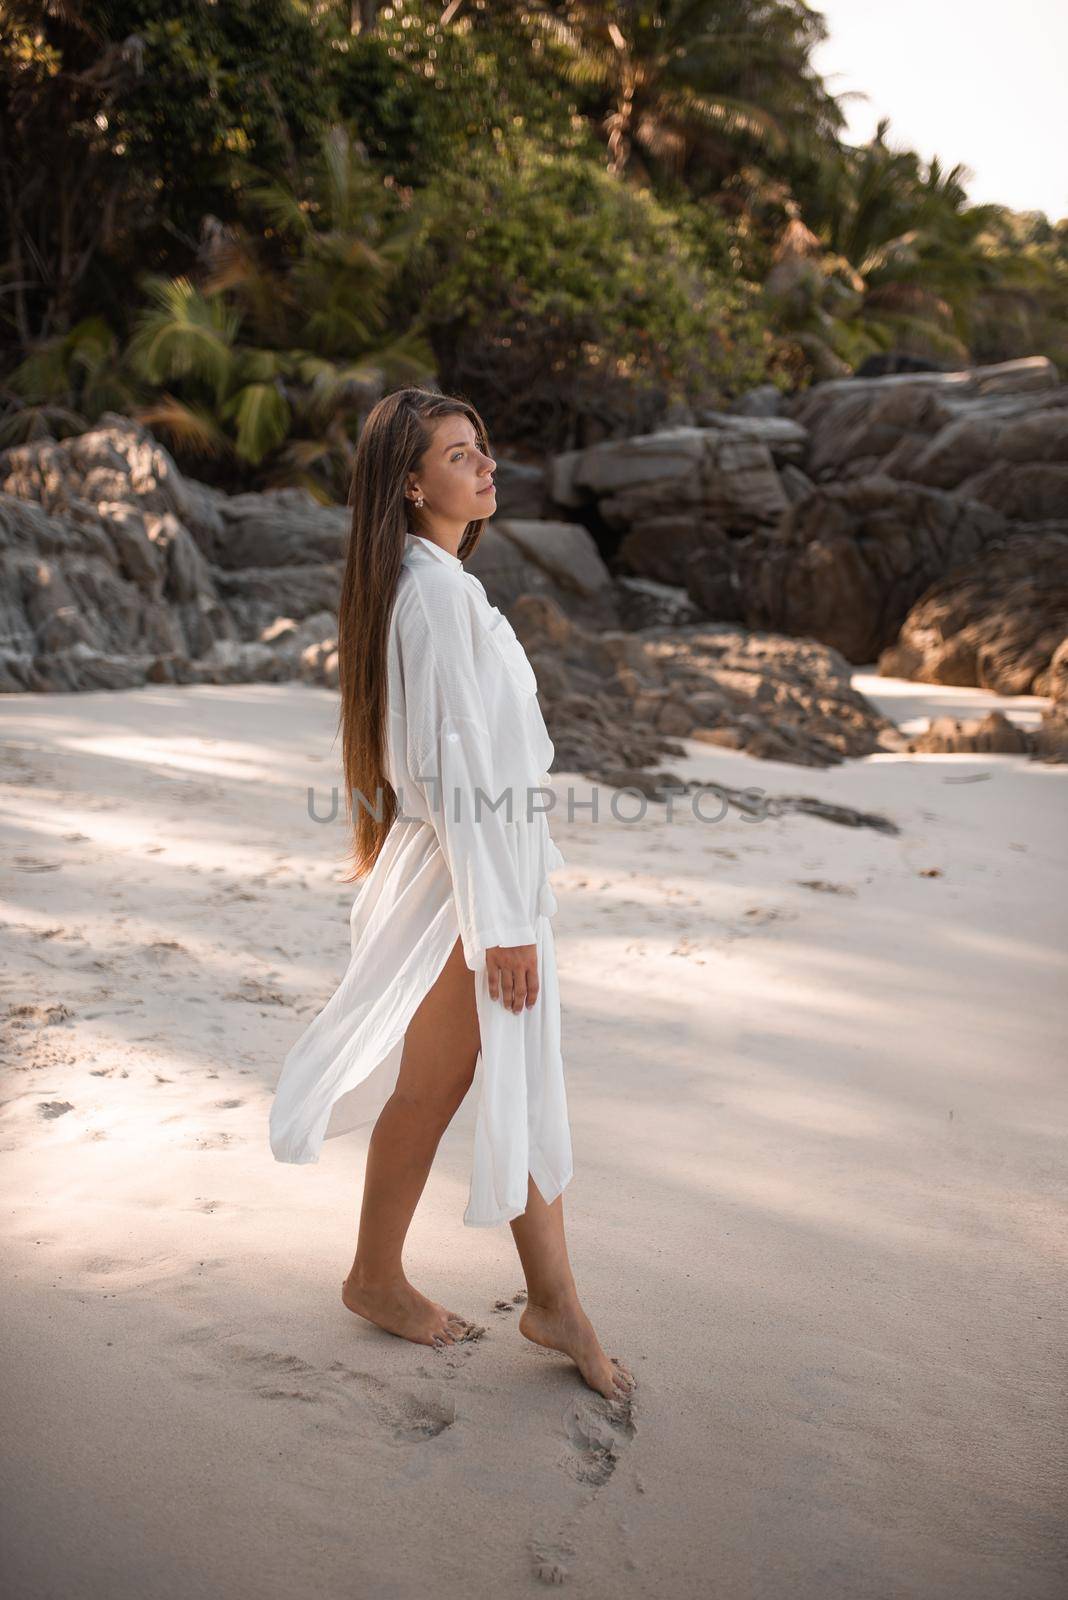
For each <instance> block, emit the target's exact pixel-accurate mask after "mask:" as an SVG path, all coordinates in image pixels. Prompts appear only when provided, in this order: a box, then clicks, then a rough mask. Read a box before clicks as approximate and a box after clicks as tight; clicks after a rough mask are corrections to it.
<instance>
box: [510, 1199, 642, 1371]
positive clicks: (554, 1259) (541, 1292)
mask: <svg viewBox="0 0 1068 1600" xmlns="http://www.w3.org/2000/svg"><path fill="white" fill-rule="evenodd" d="M511 1228H512V1236H513V1238H514V1239H515V1243H516V1249H517V1250H518V1251H519V1259H520V1260H521V1261H522V1263H523V1272H524V1274H525V1276H526V1280H527V1303H526V1306H525V1307H524V1309H523V1313H522V1315H521V1316H520V1318H519V1331H520V1333H522V1334H524V1335H525V1336H526V1337H527V1338H528V1339H531V1340H533V1342H534V1343H535V1344H540V1345H544V1346H545V1347H546V1349H549V1350H561V1351H563V1352H564V1354H565V1355H569V1356H570V1357H571V1359H572V1361H574V1363H575V1365H576V1366H577V1367H578V1369H579V1371H580V1372H581V1373H582V1376H583V1377H584V1378H585V1380H586V1382H587V1383H588V1384H589V1386H590V1388H591V1389H596V1390H597V1392H598V1394H603V1395H605V1396H606V1397H607V1398H608V1399H610V1400H620V1399H622V1398H623V1397H624V1396H625V1395H629V1394H630V1392H631V1391H632V1389H634V1388H635V1386H636V1383H637V1380H636V1379H635V1377H634V1374H633V1373H632V1372H631V1370H630V1368H629V1367H626V1366H624V1364H623V1362H622V1361H620V1360H619V1359H618V1357H616V1356H606V1355H605V1353H604V1351H603V1350H602V1349H601V1345H600V1341H599V1339H598V1338H597V1335H596V1333H595V1332H594V1330H593V1323H592V1322H591V1321H590V1319H589V1317H588V1316H587V1315H586V1313H585V1311H583V1309H582V1306H581V1305H580V1304H579V1297H578V1290H577V1289H576V1287H575V1279H574V1276H573V1275H572V1272H571V1263H570V1261H569V1260H568V1256H567V1244H566V1242H565V1240H564V1198H563V1195H557V1197H556V1199H555V1200H554V1201H553V1203H552V1205H546V1204H545V1201H544V1200H543V1199H542V1196H541V1191H540V1190H539V1188H538V1186H537V1184H536V1183H535V1182H534V1179H533V1178H531V1177H528V1179H527V1209H526V1210H525V1211H524V1213H523V1215H522V1216H521V1217H515V1218H514V1219H513V1221H512V1224H511Z"/></svg>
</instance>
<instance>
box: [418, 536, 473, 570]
mask: <svg viewBox="0 0 1068 1600" xmlns="http://www.w3.org/2000/svg"><path fill="white" fill-rule="evenodd" d="M408 549H409V550H415V549H418V550H426V551H427V552H428V553H429V554H430V555H431V556H432V557H433V558H434V559H435V560H436V561H443V562H444V563H445V565H446V566H449V567H460V568H461V569H462V568H463V562H462V561H461V560H460V557H459V556H454V555H451V554H450V552H449V551H448V550H443V549H442V548H441V546H440V545H439V544H434V543H433V541H432V540H430V539H424V538H423V535H422V534H421V533H409V535H408Z"/></svg>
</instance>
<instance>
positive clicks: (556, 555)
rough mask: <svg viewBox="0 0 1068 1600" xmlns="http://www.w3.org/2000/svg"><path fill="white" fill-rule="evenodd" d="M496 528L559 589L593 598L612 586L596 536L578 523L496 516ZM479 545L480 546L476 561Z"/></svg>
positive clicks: (495, 529) (496, 530)
mask: <svg viewBox="0 0 1068 1600" xmlns="http://www.w3.org/2000/svg"><path fill="white" fill-rule="evenodd" d="M493 530H494V532H495V533H497V534H499V535H500V536H501V537H502V538H504V539H508V540H510V541H511V543H512V544H513V545H515V546H516V548H517V549H518V550H519V551H520V552H521V554H522V555H523V557H524V558H525V560H526V561H527V562H529V563H530V564H531V565H533V566H535V567H540V568H541V570H542V571H543V572H544V573H546V574H547V575H548V576H549V578H551V579H552V582H553V584H554V586H555V587H556V588H557V589H560V590H563V591H564V592H565V593H570V594H576V595H580V596H581V597H582V598H583V599H586V600H592V599H596V598H598V597H599V596H601V595H603V594H604V593H605V592H606V591H608V590H610V589H611V587H612V579H611V576H610V574H609V571H608V568H607V567H606V566H605V564H604V561H603V559H602V557H601V552H600V551H599V550H598V548H597V546H596V544H595V543H594V540H593V536H592V534H590V533H589V532H588V531H587V530H586V529H585V528H584V527H583V526H582V525H581V523H577V522H517V521H515V520H513V519H512V518H508V517H506V518H504V519H503V520H502V519H501V518H500V517H495V518H494V519H493ZM478 548H479V547H477V546H476V551H475V560H476V561H477V553H478Z"/></svg>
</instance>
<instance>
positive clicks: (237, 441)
mask: <svg viewBox="0 0 1068 1600" xmlns="http://www.w3.org/2000/svg"><path fill="white" fill-rule="evenodd" d="M245 177H246V184H245V198H246V200H247V202H248V203H249V204H250V205H251V206H252V207H254V208H255V215H256V217H257V219H258V226H257V227H256V228H249V229H245V228H241V227H234V228H227V227H223V226H222V225H221V224H215V225H214V226H212V227H211V228H209V230H208V231H207V234H206V238H205V244H204V249H203V260H202V266H203V275H202V281H201V282H200V283H199V284H194V283H193V282H192V281H191V280H190V279H188V278H177V279H173V280H166V279H161V278H148V279H146V280H145V288H146V291H147V293H148V296H149V299H150V301H151V305H150V307H149V309H147V310H146V311H145V312H143V313H142V314H141V316H140V317H139V319H138V323H137V328H136V333H135V336H134V339H133V342H132V345H131V348H130V359H131V362H132V364H133V367H134V369H135V371H136V372H137V373H138V374H139V376H140V377H141V378H143V379H144V380H145V381H146V382H148V383H149V384H151V385H152V386H153V387H154V388H155V389H156V390H157V391H160V392H159V394H158V397H157V398H156V399H155V401H154V402H153V403H152V404H151V405H149V406H147V407H146V408H144V409H143V410H142V411H141V412H140V413H139V415H140V417H141V419H142V420H143V421H145V422H146V423H148V424H149V425H150V426H152V427H154V428H157V429H159V430H160V431H161V432H163V433H165V434H167V435H168V437H169V438H170V439H171V441H172V442H173V443H174V444H175V445H176V447H178V448H182V447H184V448H186V449H188V450H190V451H194V452H196V453H198V454H207V455H219V454H232V455H233V456H235V457H236V458H238V459H239V460H240V461H244V462H246V463H248V464H250V465H252V466H260V465H262V463H264V462H265V461H266V460H267V458H268V457H270V458H271V460H270V464H269V467H268V469H267V473H266V476H267V479H268V481H269V482H271V483H273V484H302V485H304V486H306V487H308V488H310V489H311V490H312V491H313V492H314V493H317V494H320V495H322V496H323V497H329V498H334V499H342V500H343V499H344V498H345V493H346V490H347V480H348V472H349V469H350V467H351V459H352V452H353V439H354V437H355V434H356V431H357V422H358V417H359V414H360V412H361V411H363V410H365V409H366V408H367V407H368V406H369V404H371V403H373V401H374V400H375V399H376V398H377V397H378V395H379V394H380V393H381V392H382V391H383V389H384V388H386V387H388V386H389V385H391V384H394V383H397V382H404V381H421V380H423V379H425V378H426V377H427V376H428V375H430V374H432V372H433V368H434V362H433V354H432V352H431V350H430V348H429V346H428V344H427V343H426V341H425V339H424V337H423V334H422V331H421V329H420V328H419V327H413V328H409V329H407V330H406V331H405V332H403V333H402V334H400V335H398V336H391V335H388V334H387V332H386V328H387V323H388V311H389V307H388V287H389V283H390V280H391V278H392V276H393V274H394V273H395V271H396V270H397V268H398V267H399V266H400V265H402V264H403V262H404V261H405V260H406V258H407V255H408V252H409V250H410V249H411V246H412V243H413V240H414V238H415V237H416V235H417V234H418V231H419V227H420V216H421V214H420V213H419V211H418V209H417V208H416V207H415V206H414V205H411V204H410V202H408V197H404V199H405V201H406V202H408V203H409V210H408V212H407V213H404V212H403V211H402V213H401V215H400V216H399V218H398V217H391V216H387V214H386V211H385V207H384V203H383V187H382V183H381V179H377V180H376V179H375V178H374V177H373V176H372V175H371V173H370V170H369V168H368V166H367V163H366V160H365V155H364V152H363V150H362V147H361V146H359V144H358V143H357V141H355V140H354V139H353V138H352V137H351V135H350V134H349V133H348V132H347V131H346V130H345V129H344V128H341V127H333V128H330V129H329V130H328V131H327V132H326V134H325V135H324V137H323V140H322V144H321V147H320V151H319V157H318V160H317V161H316V162H315V163H313V164H312V165H311V167H310V168H309V169H308V170H307V171H306V172H305V173H303V174H302V175H301V176H299V177H291V178H289V179H288V180H284V179H279V178H271V177H269V176H267V175H266V174H263V173H261V172H257V171H256V170H255V169H252V168H248V169H246V171H245Z"/></svg>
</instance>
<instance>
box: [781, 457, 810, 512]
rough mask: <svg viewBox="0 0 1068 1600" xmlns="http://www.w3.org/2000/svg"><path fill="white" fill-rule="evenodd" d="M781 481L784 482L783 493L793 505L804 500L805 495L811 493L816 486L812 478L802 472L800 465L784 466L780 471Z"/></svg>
mask: <svg viewBox="0 0 1068 1600" xmlns="http://www.w3.org/2000/svg"><path fill="white" fill-rule="evenodd" d="M779 482H780V483H781V484H782V488H783V493H784V494H785V496H786V498H787V500H788V502H789V503H790V505H792V506H796V505H797V503H798V501H799V500H804V498H805V496H806V495H810V494H811V493H812V491H813V489H814V488H815V484H814V483H813V482H812V479H811V478H810V477H809V476H808V475H807V474H806V473H804V472H802V471H801V468H800V467H791V466H789V465H787V466H785V467H783V468H782V470H781V471H780V473H779Z"/></svg>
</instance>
